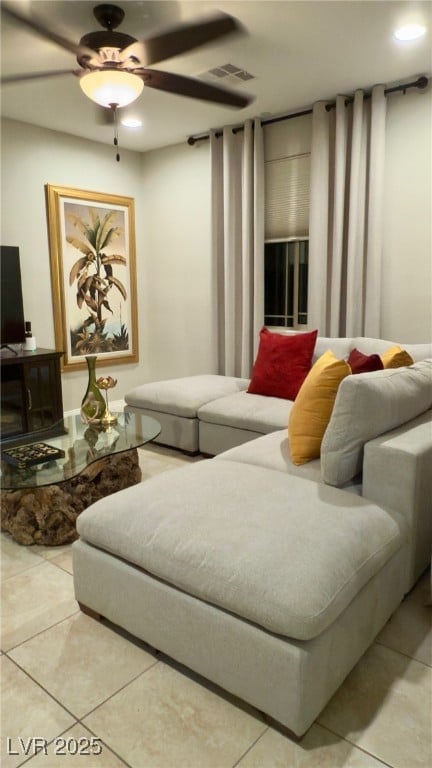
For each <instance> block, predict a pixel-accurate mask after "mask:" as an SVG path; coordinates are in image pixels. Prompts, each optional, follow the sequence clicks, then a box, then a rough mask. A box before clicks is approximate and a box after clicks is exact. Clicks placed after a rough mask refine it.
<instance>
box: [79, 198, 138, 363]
mask: <svg viewBox="0 0 432 768" xmlns="http://www.w3.org/2000/svg"><path fill="white" fill-rule="evenodd" d="M64 218H65V222H64V224H65V240H66V242H67V243H68V245H69V249H68V250H69V253H73V255H74V261H73V263H72V265H71V266H70V265H69V266H68V271H69V275H68V279H69V288H70V289H71V290H73V291H74V300H73V301H71V302H70V317H69V334H70V349H71V355H72V356H82V355H88V354H97V353H106V352H108V353H115V352H122V351H124V350H128V349H129V333H128V315H127V311H126V310H127V300H128V287H127V284H125V277H127V269H125V268H126V267H127V258H126V255H125V252H126V242H125V212H124V211H123V210H121V209H116V208H101V207H96V206H93V205H82V204H77V203H69V202H67V203H65V205H64ZM65 278H66V275H65Z"/></svg>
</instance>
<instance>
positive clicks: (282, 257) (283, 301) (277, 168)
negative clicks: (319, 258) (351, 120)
mask: <svg viewBox="0 0 432 768" xmlns="http://www.w3.org/2000/svg"><path fill="white" fill-rule="evenodd" d="M278 130H279V133H278V135H277V136H275V137H273V139H274V141H273V143H271V141H270V139H271V137H269V142H268V159H266V161H265V250H264V323H265V325H268V326H279V327H282V328H293V329H298V328H302V327H303V328H304V327H305V326H306V325H307V320H308V316H307V311H308V304H307V301H308V296H307V293H308V254H309V238H308V234H309V187H310V153H309V152H308V151H303V152H302V151H301V150H306V149H308V146H307V144H308V139H307V136H305V125H304V121H302V119H301V118H300V122H299V123H298V125H297V127H296V126H295V125H294V121H292V122H291V121H290V124H289V125H285V126H284V127H282V126H280V127H279V129H278ZM283 131H285V132H284V133H283ZM296 150H297V152H296ZM298 150H300V152H298Z"/></svg>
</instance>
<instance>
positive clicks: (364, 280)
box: [308, 85, 386, 338]
mask: <svg viewBox="0 0 432 768" xmlns="http://www.w3.org/2000/svg"><path fill="white" fill-rule="evenodd" d="M385 121H386V97H385V95H384V86H382V85H378V86H375V87H374V89H373V91H372V95H371V98H365V94H364V93H363V91H361V90H359V91H356V93H355V96H354V100H353V102H352V103H351V104H349V105H347V106H346V105H345V97H344V96H338V98H337V100H336V108H335V109H333V110H330V111H327V110H326V108H325V103H323V102H319V103H317V104H315V105H314V109H313V116H312V151H311V199H310V214H309V294H308V306H309V311H308V316H309V322H308V325H309V327H310V328H318V330H319V333H320V335H322V336H325V335H329V336H357V335H359V336H374V337H376V338H379V337H380V326H381V322H380V311H381V257H382V216H383V188H384V158H385Z"/></svg>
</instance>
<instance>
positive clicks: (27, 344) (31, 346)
mask: <svg viewBox="0 0 432 768" xmlns="http://www.w3.org/2000/svg"><path fill="white" fill-rule="evenodd" d="M23 348H24V349H25V351H26V352H34V351H35V350H36V339H35V337H34V336H33V334H32V329H31V323H30V322H28V321H26V323H25V339H24V347H23Z"/></svg>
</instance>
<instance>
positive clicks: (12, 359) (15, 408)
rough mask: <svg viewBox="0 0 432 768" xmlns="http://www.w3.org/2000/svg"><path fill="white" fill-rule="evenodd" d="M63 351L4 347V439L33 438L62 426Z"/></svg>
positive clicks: (1, 420)
mask: <svg viewBox="0 0 432 768" xmlns="http://www.w3.org/2000/svg"><path fill="white" fill-rule="evenodd" d="M62 355H63V352H56V351H55V350H51V349H40V348H39V349H36V350H35V351H34V352H26V351H22V352H21V351H19V352H18V353H15V352H14V351H13V350H12V351H10V350H8V349H2V350H1V354H0V366H1V414H0V428H1V442H2V444H7V445H16V444H19V443H25V442H31V441H33V440H39V439H43V438H45V437H50V436H53V435H59V434H61V433H62V432H63V431H64V430H63V398H62V390H61V375H60V359H61V357H62Z"/></svg>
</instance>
